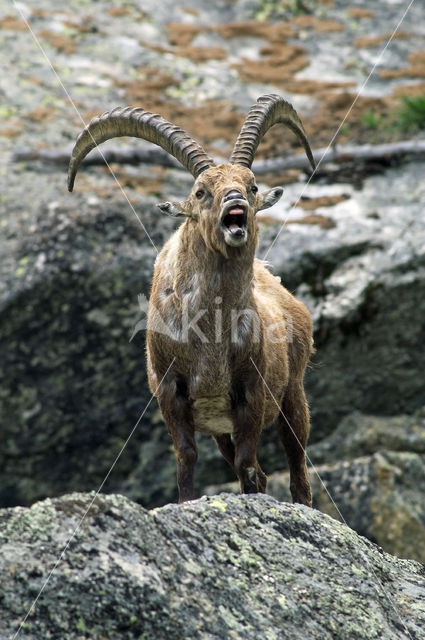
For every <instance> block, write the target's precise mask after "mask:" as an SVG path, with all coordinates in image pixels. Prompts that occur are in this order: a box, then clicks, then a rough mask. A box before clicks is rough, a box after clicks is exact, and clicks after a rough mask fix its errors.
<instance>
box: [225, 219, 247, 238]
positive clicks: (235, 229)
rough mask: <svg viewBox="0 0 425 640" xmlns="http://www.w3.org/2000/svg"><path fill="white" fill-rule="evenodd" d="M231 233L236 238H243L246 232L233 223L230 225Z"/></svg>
mask: <svg viewBox="0 0 425 640" xmlns="http://www.w3.org/2000/svg"><path fill="white" fill-rule="evenodd" d="M229 231H230V233H231V234H232V235H235V236H243V234H244V233H245V232H244V230H243V229H242V228H241V227H239V226H238V225H237V224H235V223H234V222H232V224H230V225H229Z"/></svg>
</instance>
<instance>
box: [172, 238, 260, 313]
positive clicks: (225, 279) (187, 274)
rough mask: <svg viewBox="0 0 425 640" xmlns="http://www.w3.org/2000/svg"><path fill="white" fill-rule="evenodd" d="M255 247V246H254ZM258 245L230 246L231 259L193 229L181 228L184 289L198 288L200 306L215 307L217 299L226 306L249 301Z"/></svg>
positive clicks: (181, 264) (181, 269) (180, 271)
mask: <svg viewBox="0 0 425 640" xmlns="http://www.w3.org/2000/svg"><path fill="white" fill-rule="evenodd" d="M251 244H252V246H251ZM254 255H255V242H254V241H253V242H252V243H249V244H248V243H247V244H246V245H244V246H243V247H241V248H234V247H229V252H228V257H225V256H224V255H223V254H222V253H220V252H219V251H214V250H212V249H210V248H208V247H207V246H206V244H205V242H204V240H203V238H202V236H201V234H200V233H199V232H198V231H197V230H195V228H194V227H193V226H192V227H191V228H190V227H188V228H186V229H184V228H182V229H181V245H180V251H179V262H180V264H179V273H180V274H181V276H182V278H181V280H182V282H181V283H180V284H181V285H182V287H183V289H186V290H188V289H190V288H192V289H195V288H197V289H198V291H197V296H196V297H197V298H198V304H199V303H201V301H202V303H203V304H204V305H205V306H209V304H212V303H213V302H214V300H215V298H217V297H221V298H222V302H223V304H226V303H229V304H230V305H234V304H237V303H243V302H245V301H246V300H247V299H248V298H249V296H250V294H251V288H252V279H253V272H254V268H253V262H254Z"/></svg>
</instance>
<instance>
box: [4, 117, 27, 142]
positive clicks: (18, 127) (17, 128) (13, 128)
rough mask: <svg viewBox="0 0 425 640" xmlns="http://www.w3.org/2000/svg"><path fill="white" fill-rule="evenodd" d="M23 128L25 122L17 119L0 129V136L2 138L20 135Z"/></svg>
mask: <svg viewBox="0 0 425 640" xmlns="http://www.w3.org/2000/svg"><path fill="white" fill-rule="evenodd" d="M24 129H25V122H23V121H21V120H19V121H17V122H15V123H13V124H11V125H10V126H9V127H6V128H5V129H1V130H0V136H1V137H2V138H16V136H19V135H21V133H22V132H23V131H24Z"/></svg>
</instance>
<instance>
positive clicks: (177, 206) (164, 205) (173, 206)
mask: <svg viewBox="0 0 425 640" xmlns="http://www.w3.org/2000/svg"><path fill="white" fill-rule="evenodd" d="M184 205H185V203H184V202H161V203H160V204H157V205H156V206H157V207H159V209H161V211H162V212H163V213H166V214H167V216H171V217H172V218H180V217H182V216H186V215H187V214H186V212H185V210H184Z"/></svg>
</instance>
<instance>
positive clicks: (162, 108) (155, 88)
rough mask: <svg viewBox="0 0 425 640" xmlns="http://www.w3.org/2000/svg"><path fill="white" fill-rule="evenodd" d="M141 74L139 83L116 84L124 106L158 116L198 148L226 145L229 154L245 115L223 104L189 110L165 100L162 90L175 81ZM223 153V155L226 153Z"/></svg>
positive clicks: (157, 74) (211, 103)
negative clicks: (179, 129)
mask: <svg viewBox="0 0 425 640" xmlns="http://www.w3.org/2000/svg"><path fill="white" fill-rule="evenodd" d="M142 74H143V75H144V77H142V78H141V79H140V80H137V81H132V82H127V83H126V82H120V83H119V86H121V87H123V88H124V89H125V91H126V98H127V102H128V104H133V105H134V106H142V107H143V108H144V109H146V110H147V111H151V112H154V113H160V114H161V115H162V116H163V117H164V118H165V119H166V120H170V121H171V122H173V123H174V124H176V125H179V126H181V127H182V128H183V129H185V130H186V131H188V132H189V133H190V135H192V136H193V137H194V138H195V139H196V140H197V141H199V142H200V143H201V144H208V143H210V142H213V141H216V140H221V141H225V142H228V143H229V147H230V148H229V150H230V151H231V149H232V147H233V143H234V141H235V138H236V135H237V132H238V131H239V129H240V127H241V125H242V122H243V120H244V117H245V115H246V114H240V113H238V112H237V111H236V109H235V108H234V107H232V106H231V105H229V104H228V103H225V102H217V101H213V100H211V101H205V102H203V103H202V106H200V107H190V106H187V105H184V104H180V103H178V102H174V101H172V100H170V99H166V98H165V97H164V89H165V88H167V87H169V86H171V85H175V84H176V83H177V81H176V79H174V78H173V77H171V76H168V75H167V74H164V73H162V72H161V71H158V70H154V69H152V70H149V72H148V73H147V70H146V69H143V70H141V75H142ZM95 115H97V114H95ZM206 123H207V124H208V126H206ZM230 144H232V146H230ZM225 151H226V152H227V149H226V150H225Z"/></svg>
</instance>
